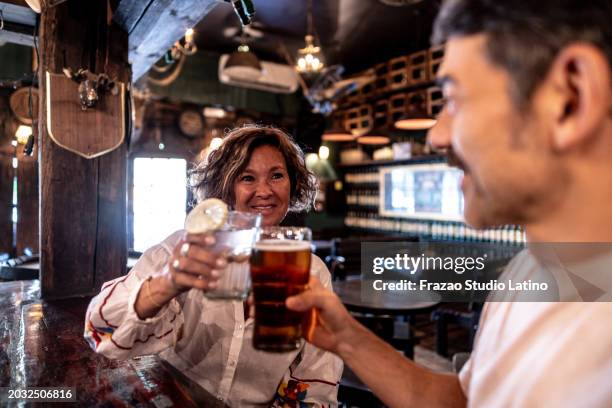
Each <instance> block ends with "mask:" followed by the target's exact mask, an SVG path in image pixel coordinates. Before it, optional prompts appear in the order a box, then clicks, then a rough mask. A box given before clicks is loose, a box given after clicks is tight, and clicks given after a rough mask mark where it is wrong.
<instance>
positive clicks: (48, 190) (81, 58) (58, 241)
mask: <svg viewBox="0 0 612 408" xmlns="http://www.w3.org/2000/svg"><path fill="white" fill-rule="evenodd" d="M108 17H109V16H108V15H107V2H106V1H105V0H90V1H82V2H81V1H70V2H66V3H61V4H60V5H58V6H55V7H51V8H47V9H46V10H45V11H43V13H42V15H41V25H40V52H41V70H40V72H39V78H40V83H41V84H44V83H45V71H46V70H48V71H50V72H53V73H61V72H62V68H64V67H69V68H72V69H73V70H75V71H76V70H77V69H79V68H85V69H89V70H90V71H91V72H94V73H101V72H105V73H106V74H107V75H108V76H109V77H110V78H113V79H118V80H121V81H124V82H126V83H128V82H129V79H130V77H131V75H130V69H129V66H128V62H127V47H128V37H127V34H126V33H125V32H124V31H122V30H121V29H120V28H119V27H118V26H116V25H114V24H112V25H108V21H110V18H108ZM41 88H42V89H41V98H40V100H41V105H40V116H39V117H40V118H41V120H42V119H44V118H45V117H46V114H47V108H46V106H45V103H44V101H45V99H46V95H45V89H44V87H41ZM75 97H76V95H75ZM117 119H118V120H119V118H117ZM74 126H77V127H78V126H79V124H78V123H75V124H74ZM39 128H40V134H41V138H40V140H41V143H40V155H39V157H40V166H41V172H40V174H41V180H40V189H41V191H40V193H41V295H42V296H43V297H45V298H60V297H71V296H79V295H87V294H92V293H95V292H97V291H98V290H99V288H100V286H101V284H102V283H103V282H104V281H107V280H109V279H113V278H115V277H118V276H120V275H122V274H124V273H125V268H126V259H127V245H126V201H127V197H126V191H127V187H126V184H127V181H126V173H127V171H126V168H127V160H126V158H127V147H126V144H124V145H122V146H120V147H119V148H118V149H116V150H114V151H113V152H111V153H108V154H106V155H104V156H101V157H99V158H96V159H90V160H88V159H84V158H82V157H80V156H77V155H75V154H73V153H71V152H69V151H67V150H64V149H62V148H60V147H59V146H57V145H55V144H54V142H53V141H52V140H51V139H50V138H49V136H48V134H47V130H46V126H44V125H41V126H40V127H39ZM87 131H88V130H87V129H82V132H83V135H84V137H87V136H86V135H87Z"/></svg>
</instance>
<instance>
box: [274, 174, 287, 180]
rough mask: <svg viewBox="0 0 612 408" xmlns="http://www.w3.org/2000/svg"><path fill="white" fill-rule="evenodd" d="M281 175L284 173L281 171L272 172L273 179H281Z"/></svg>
mask: <svg viewBox="0 0 612 408" xmlns="http://www.w3.org/2000/svg"><path fill="white" fill-rule="evenodd" d="M283 177H285V175H284V174H283V173H274V174H272V178H273V179H281V178H283Z"/></svg>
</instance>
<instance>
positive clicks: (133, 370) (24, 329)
mask: <svg viewBox="0 0 612 408" xmlns="http://www.w3.org/2000/svg"><path fill="white" fill-rule="evenodd" d="M39 287H40V286H39V283H38V280H31V281H17V282H4V283H0V308H1V310H2V324H0V387H12V388H16V387H26V386H27V387H76V398H77V402H76V403H67V404H66V406H70V407H73V406H78V407H126V408H127V407H134V406H138V407H170V406H174V407H187V408H189V407H215V406H220V404H219V402H218V401H217V400H216V399H215V398H214V397H213V396H212V395H211V394H210V393H208V392H207V391H206V390H204V389H203V388H201V387H200V386H199V385H198V384H196V383H194V382H192V381H191V380H189V379H188V378H187V377H185V376H184V375H183V374H182V373H180V372H179V371H178V370H176V369H175V368H174V367H172V366H171V365H169V364H168V363H166V362H164V361H163V360H161V359H160V358H159V357H157V356H144V357H140V358H135V359H130V360H126V361H114V360H109V359H107V358H105V357H103V356H101V355H98V354H96V353H94V352H93V351H92V350H91V349H90V348H89V346H88V345H87V343H86V342H85V340H84V339H83V322H84V316H85V310H86V308H87V304H88V303H89V298H77V299H65V300H55V301H44V300H40V299H38V292H39ZM40 406H43V405H40Z"/></svg>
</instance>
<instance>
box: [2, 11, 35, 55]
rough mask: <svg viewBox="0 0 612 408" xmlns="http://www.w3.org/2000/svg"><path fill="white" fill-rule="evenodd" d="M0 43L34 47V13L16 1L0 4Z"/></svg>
mask: <svg viewBox="0 0 612 408" xmlns="http://www.w3.org/2000/svg"><path fill="white" fill-rule="evenodd" d="M0 13H1V14H0V18H1V20H0V24H1V25H2V30H0V43H13V44H20V45H27V46H30V47H33V46H34V27H35V25H36V13H34V11H32V9H30V7H28V6H27V5H25V6H24V5H20V4H19V2H16V1H6V0H5V1H2V2H0Z"/></svg>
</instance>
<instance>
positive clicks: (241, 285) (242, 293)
mask: <svg viewBox="0 0 612 408" xmlns="http://www.w3.org/2000/svg"><path fill="white" fill-rule="evenodd" d="M260 225H261V214H256V213H247V212H241V211H230V212H229V213H228V216H227V221H226V222H225V224H224V225H223V227H222V228H221V229H219V230H217V231H215V233H214V234H215V240H216V242H215V245H214V246H213V248H212V251H213V252H215V253H221V252H222V253H224V254H225V255H227V267H226V268H225V269H223V270H220V271H219V272H220V276H219V280H218V281H217V287H216V288H215V289H212V290H209V291H207V292H204V295H205V296H206V297H207V298H209V299H219V300H245V299H246V298H247V296H248V294H249V288H250V281H251V280H250V274H249V257H250V256H251V250H252V248H253V244H254V243H255V240H256V239H257V231H258V230H259V226H260Z"/></svg>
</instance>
